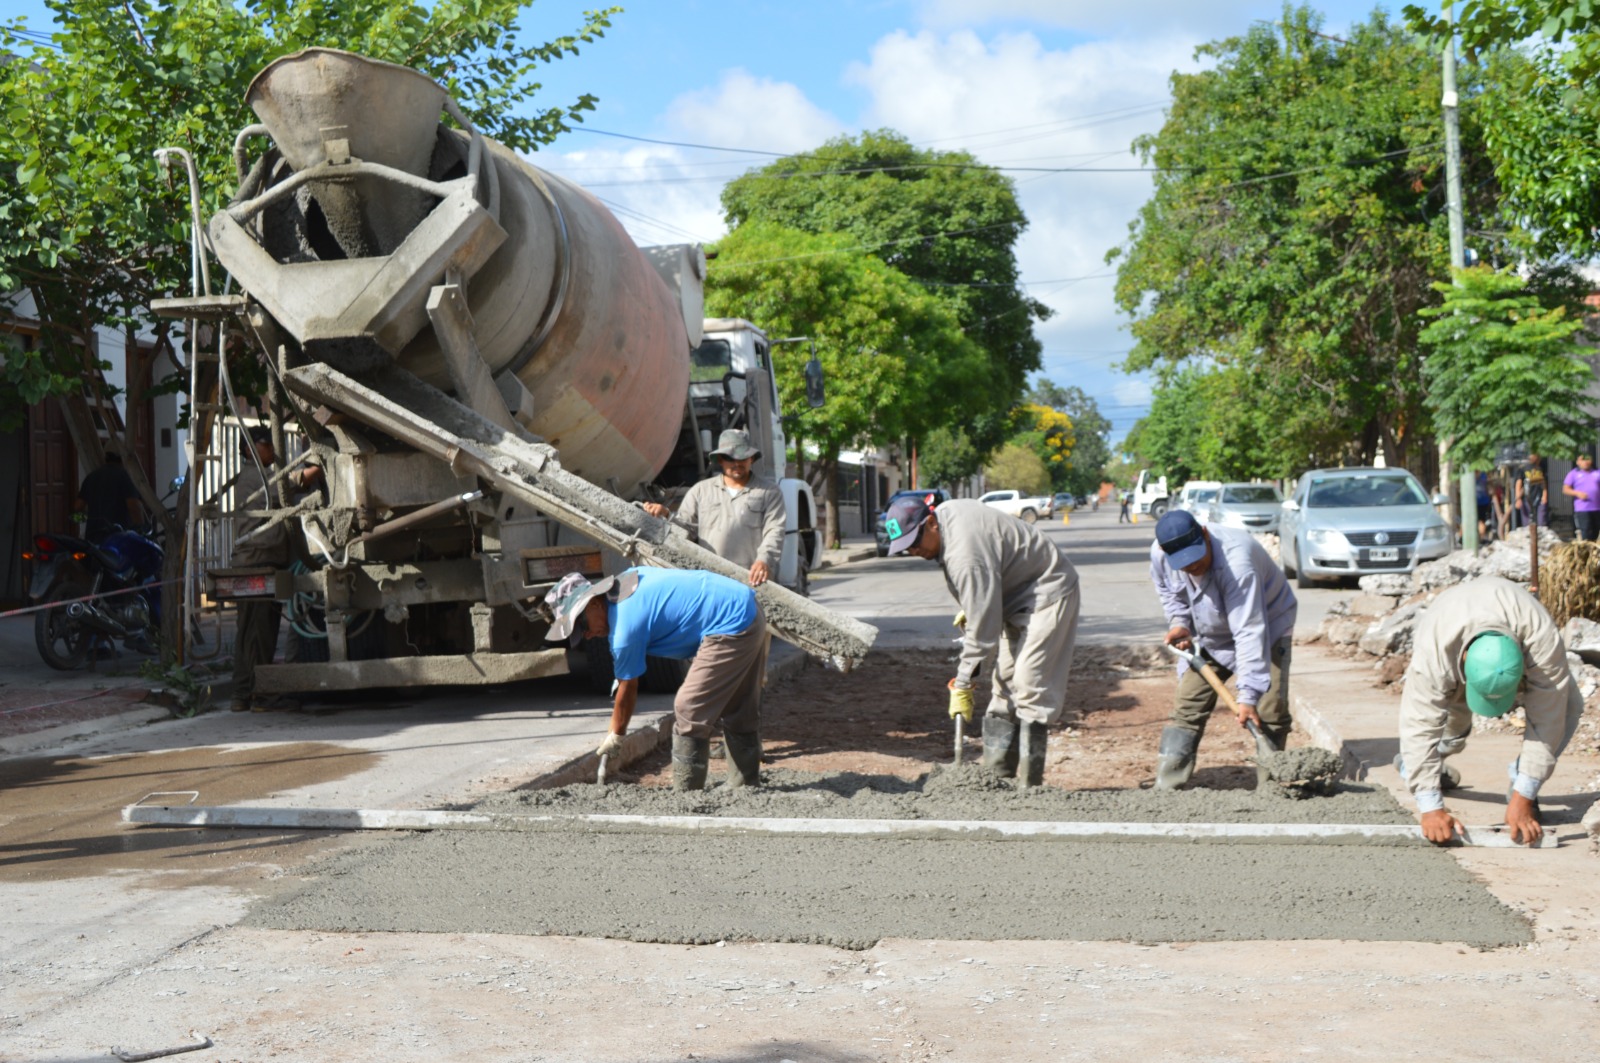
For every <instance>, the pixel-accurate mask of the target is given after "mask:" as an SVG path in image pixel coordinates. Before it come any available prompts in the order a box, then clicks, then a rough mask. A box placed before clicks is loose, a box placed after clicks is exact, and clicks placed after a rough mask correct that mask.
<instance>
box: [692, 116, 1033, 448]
mask: <svg viewBox="0 0 1600 1063" xmlns="http://www.w3.org/2000/svg"><path fill="white" fill-rule="evenodd" d="M722 205H723V207H724V209H725V210H726V211H727V218H728V223H729V225H730V226H732V227H733V228H734V229H735V230H736V231H737V229H738V228H740V227H741V226H744V225H747V224H750V223H752V222H768V223H771V224H776V225H781V226H785V227H788V228H792V229H799V230H803V231H805V232H810V233H839V234H843V235H846V236H848V237H849V238H850V240H849V243H850V244H852V245H855V246H857V247H859V248H860V249H861V250H863V251H866V252H870V253H871V254H873V255H876V256H877V257H878V258H880V259H882V261H883V262H885V263H886V264H888V265H889V266H891V267H893V268H894V269H896V270H898V271H899V272H901V273H902V274H904V275H905V276H907V277H910V278H912V279H914V280H916V281H917V282H919V283H920V284H922V285H923V286H924V287H925V288H926V289H927V291H928V292H929V293H930V294H932V295H933V296H934V297H936V298H937V299H938V300H939V301H940V302H942V303H944V304H945V305H946V306H948V307H949V308H950V309H951V311H952V312H953V313H954V314H955V316H956V319H957V320H958V321H959V322H960V324H961V327H962V328H963V329H964V330H965V331H966V334H967V335H968V336H969V337H970V338H971V339H972V340H973V342H974V343H976V344H977V346H978V348H979V349H980V350H981V351H982V352H983V353H984V355H985V356H986V358H987V362H988V364H987V367H986V371H985V373H984V374H983V376H982V377H981V378H980V379H977V380H974V381H973V382H972V386H971V387H970V388H969V389H968V390H967V392H966V393H965V394H964V395H963V396H962V400H961V403H960V405H959V406H957V407H955V408H954V409H955V410H956V411H958V412H959V413H960V414H961V415H962V417H963V421H964V423H965V431H966V433H967V434H968V435H969V437H970V439H971V442H972V443H973V444H974V446H975V447H976V448H977V449H978V450H979V451H980V452H987V451H988V450H990V449H992V448H993V447H994V446H995V445H996V444H998V442H999V441H1000V440H1002V439H1004V438H1005V436H1004V434H1003V423H1004V418H1005V416H1006V415H1007V414H1009V412H1010V410H1011V408H1012V407H1013V406H1014V405H1015V404H1016V402H1017V400H1018V399H1019V398H1020V396H1021V394H1022V390H1023V387H1024V385H1025V383H1026V380H1027V376H1028V374H1029V373H1031V372H1033V371H1034V370H1036V369H1038V368H1039V358H1040V346H1039V342H1038V340H1037V339H1035V337H1034V335H1033V322H1034V321H1036V320H1038V321H1042V320H1044V319H1045V318H1046V317H1048V316H1049V309H1048V308H1047V307H1046V306H1044V305H1043V304H1042V303H1039V302H1038V301H1037V300H1034V299H1031V298H1029V297H1028V296H1027V294H1026V293H1025V292H1024V291H1023V289H1022V286H1021V285H1020V283H1019V282H1018V267H1017V261H1016V254H1015V245H1016V242H1017V239H1018V237H1019V236H1020V235H1021V234H1022V231H1023V229H1024V228H1026V227H1027V219H1026V217H1024V215H1023V213H1022V209H1021V207H1019V206H1018V205H1017V200H1016V194H1015V189H1014V187H1013V185H1012V182H1011V180H1010V179H1009V178H1007V177H1005V176H1004V175H1002V174H1000V173H999V172H997V171H995V170H993V169H990V168H988V167H986V166H983V165H982V164H980V163H979V162H978V161H977V159H975V158H974V157H973V156H971V155H969V154H967V153H966V152H948V151H931V150H925V149H920V148H916V147H914V146H913V145H912V144H911V143H910V142H909V141H907V140H906V139H905V138H904V137H902V136H900V135H899V134H898V133H895V132H893V131H890V130H879V131H876V132H868V133H863V134H861V135H860V136H859V137H855V138H838V139H835V140H830V141H829V142H828V143H826V144H824V145H822V146H821V147H820V148H818V149H817V150H815V151H812V152H807V153H805V154H801V155H792V156H789V157H787V158H783V159H779V160H778V161H777V162H774V163H771V164H770V165H768V166H765V167H763V168H761V169H760V170H756V171H754V172H752V173H749V174H746V175H744V176H743V177H740V178H738V179H736V180H734V181H732V182H730V183H729V184H728V186H727V187H726V188H725V189H723V192H722ZM984 413H988V414H990V415H992V416H990V417H989V418H987V419H984V418H981V417H979V416H978V415H980V414H984Z"/></svg>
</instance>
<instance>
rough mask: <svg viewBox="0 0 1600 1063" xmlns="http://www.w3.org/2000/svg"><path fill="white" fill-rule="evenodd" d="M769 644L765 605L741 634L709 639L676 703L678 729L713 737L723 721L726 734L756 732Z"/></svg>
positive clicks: (693, 735) (675, 727)
mask: <svg viewBox="0 0 1600 1063" xmlns="http://www.w3.org/2000/svg"><path fill="white" fill-rule="evenodd" d="M768 645H770V643H769V641H768V639H767V620H766V617H764V616H762V615H761V610H760V608H759V607H758V608H757V610H756V618H755V620H754V621H753V622H752V623H751V624H750V626H749V627H747V628H745V629H744V630H743V631H741V632H739V633H738V634H737V635H712V636H710V637H709V638H706V639H703V640H702V641H701V643H700V649H699V650H698V651H697V652H696V653H695V655H694V663H693V664H691V665H690V666H689V674H688V675H687V676H685V677H684V680H683V686H681V687H679V688H678V696H677V699H676V700H674V701H673V703H672V714H673V724H672V733H673V734H679V735H687V736H689V737H691V738H710V737H711V732H712V729H713V728H714V727H715V726H716V724H717V723H718V722H720V723H721V724H722V730H723V733H724V734H755V733H756V732H757V731H758V729H759V728H760V724H761V687H762V685H763V682H764V681H765V679H766V675H767V646H768Z"/></svg>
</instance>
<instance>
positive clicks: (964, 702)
mask: <svg viewBox="0 0 1600 1063" xmlns="http://www.w3.org/2000/svg"><path fill="white" fill-rule="evenodd" d="M957 716H959V717H961V718H962V719H963V720H965V721H966V722H967V723H971V722H972V688H971V687H958V686H956V681H955V680H954V679H952V680H950V718H951V719H952V720H953V719H955V718H956V717H957Z"/></svg>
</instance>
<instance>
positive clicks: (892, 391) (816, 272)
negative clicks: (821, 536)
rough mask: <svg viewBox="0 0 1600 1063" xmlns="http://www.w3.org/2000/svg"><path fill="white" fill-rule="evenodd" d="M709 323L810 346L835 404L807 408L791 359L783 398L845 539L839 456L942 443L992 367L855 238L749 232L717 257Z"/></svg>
mask: <svg viewBox="0 0 1600 1063" xmlns="http://www.w3.org/2000/svg"><path fill="white" fill-rule="evenodd" d="M706 312H707V313H708V314H711V315H723V316H727V317H746V318H749V319H751V320H753V321H759V322H760V323H761V324H762V327H764V328H766V329H768V330H769V331H771V332H773V333H775V334H778V335H784V334H788V335H808V336H811V337H814V338H815V339H816V341H817V357H818V358H819V359H820V360H821V362H822V366H823V371H824V372H825V373H826V374H827V381H828V383H827V394H828V401H827V402H826V403H825V404H824V405H823V406H821V407H819V408H817V409H812V408H811V407H810V406H808V405H807V404H806V402H805V381H804V379H803V376H802V372H801V365H800V360H799V359H779V360H778V364H777V375H778V390H779V394H780V397H781V399H782V402H783V408H784V409H785V410H786V411H788V413H787V414H786V415H785V416H786V423H787V424H788V425H789V426H790V428H791V439H793V441H794V445H795V449H796V460H797V462H799V463H800V464H801V465H802V466H803V465H804V452H805V451H804V448H805V446H806V444H810V445H811V446H813V447H815V448H816V450H817V454H818V461H817V463H816V465H815V468H814V470H813V472H814V473H815V475H814V476H813V477H812V480H813V482H814V483H818V482H820V484H821V485H822V489H823V497H824V499H825V500H826V503H827V526H826V531H825V535H826V538H827V541H828V542H830V543H834V542H837V541H838V539H839V497H838V476H837V475H836V472H837V470H838V465H839V452H840V451H841V450H844V449H846V448H850V447H858V446H865V445H870V444H873V443H882V442H891V441H894V440H897V439H901V438H904V437H906V436H913V437H915V436H920V435H924V434H926V433H928V432H930V431H931V430H932V429H933V428H934V427H935V426H936V425H937V424H940V423H942V422H943V421H944V420H945V419H947V417H948V411H949V410H950V409H952V408H954V406H955V404H956V403H957V402H958V401H959V397H960V395H961V394H962V392H963V391H964V390H965V389H966V388H968V387H970V386H972V381H973V380H974V379H975V378H976V377H977V375H978V374H979V373H980V372H981V367H982V361H983V360H982V356H981V355H980V354H979V352H978V351H977V350H976V348H975V346H974V345H973V343H972V342H971V341H970V340H968V339H967V338H966V337H965V336H964V335H962V333H961V329H960V326H959V324H958V323H957V321H956V318H955V315H954V314H953V313H952V312H951V311H950V308H949V307H948V306H947V305H946V304H945V303H944V302H943V301H941V300H939V299H937V298H935V297H934V296H932V295H930V294H928V292H927V291H926V290H925V289H924V288H922V287H921V286H920V285H918V284H915V283H914V282H912V281H911V280H909V279H907V278H906V277H905V276H904V275H903V274H901V273H900V272H899V271H898V270H895V269H891V268H890V267H888V266H886V265H884V264H883V263H882V262H881V261H879V260H878V259H876V258H874V257H872V256H871V255H867V254H863V253H861V252H859V251H855V250H852V241H851V240H850V238H849V237H846V236H843V235H827V236H816V235H812V234H809V233H804V232H800V231H797V230H794V229H785V228H782V227H780V226H775V225H767V224H761V223H750V224H746V225H741V226H739V228H737V229H735V230H734V231H733V232H732V233H730V234H728V236H727V237H725V238H724V239H723V240H722V241H721V242H719V243H718V245H717V247H716V258H715V259H714V260H713V261H712V264H711V270H710V273H709V275H708V277H707V283H706Z"/></svg>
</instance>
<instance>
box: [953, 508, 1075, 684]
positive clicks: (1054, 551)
mask: <svg viewBox="0 0 1600 1063" xmlns="http://www.w3.org/2000/svg"><path fill="white" fill-rule="evenodd" d="M933 512H934V514H935V515H936V516H937V517H938V518H939V534H940V538H941V543H940V547H939V567H940V568H941V569H943V570H944V580H945V583H946V584H947V585H948V586H949V587H950V593H951V594H953V595H954V596H955V599H956V601H958V602H960V603H961V611H962V612H964V613H966V614H967V630H966V634H965V636H964V637H963V638H962V640H961V663H960V664H959V665H958V666H957V667H956V686H958V687H970V686H972V681H973V680H974V679H975V678H976V677H977V675H978V673H979V672H980V671H981V670H982V669H983V668H985V667H987V666H989V665H992V664H993V663H994V659H995V654H996V653H997V652H998V651H999V647H1000V636H1001V635H1002V634H1003V633H1004V631H1005V627H1006V625H1008V624H1009V625H1011V626H1013V627H1022V626H1023V625H1025V624H1026V623H1027V621H1028V617H1029V616H1030V615H1031V614H1032V613H1034V612H1036V611H1038V610H1039V609H1042V608H1043V607H1044V606H1047V605H1052V604H1054V603H1055V602H1058V601H1060V600H1061V599H1062V598H1065V597H1066V596H1067V595H1068V594H1070V593H1071V592H1072V590H1073V588H1075V587H1076V586H1077V585H1078V570H1077V569H1076V568H1074V567H1073V566H1072V562H1071V561H1068V560H1067V555H1066V554H1064V553H1062V552H1061V549H1060V548H1059V547H1057V546H1056V545H1055V544H1054V543H1052V542H1051V541H1050V540H1048V539H1046V538H1045V537H1044V535H1043V534H1042V533H1040V532H1038V531H1036V530H1034V529H1033V528H1032V527H1030V526H1028V525H1026V524H1024V523H1022V521H1020V520H1018V519H1017V518H1016V517H1013V516H1011V515H1009V514H1006V513H1002V512H1000V511H999V510H998V509H995V508H994V507H993V506H986V505H984V504H983V503H982V502H978V501H975V500H974V499H970V498H957V499H952V500H950V501H949V502H946V503H944V504H943V505H941V506H939V507H938V508H936V509H935V510H934V511H933Z"/></svg>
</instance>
